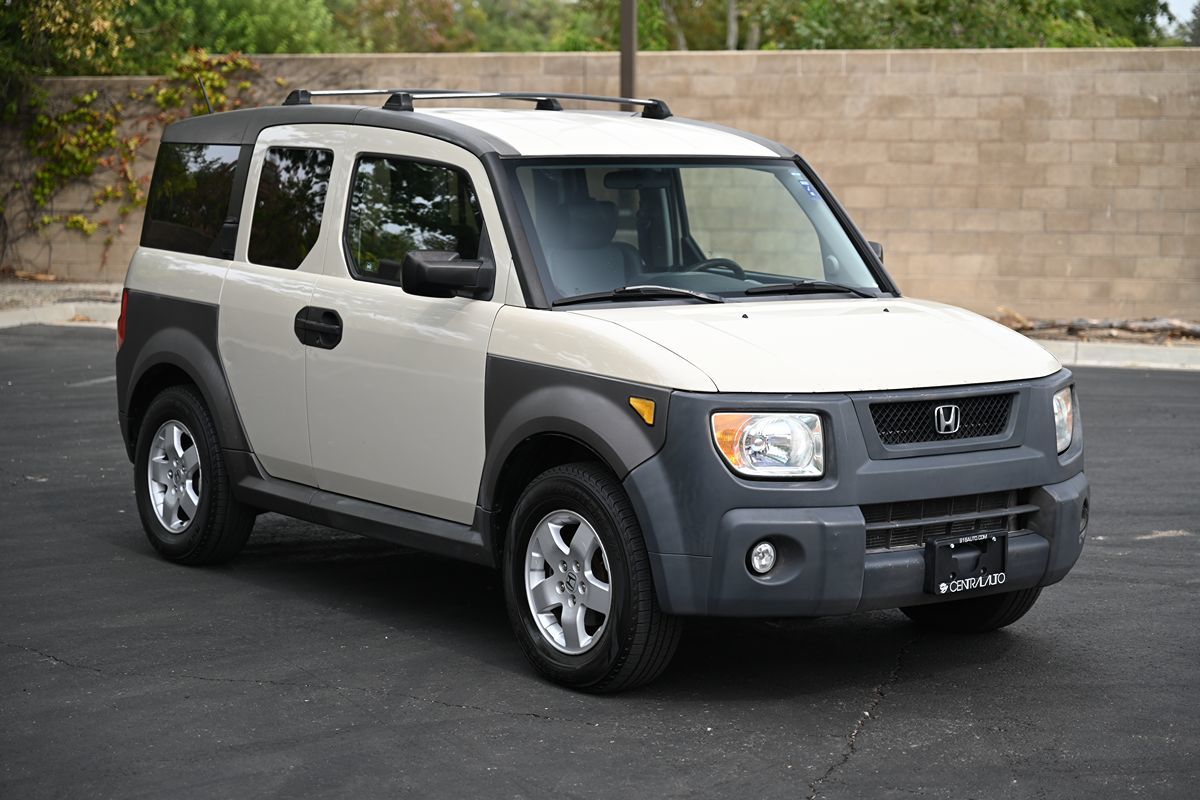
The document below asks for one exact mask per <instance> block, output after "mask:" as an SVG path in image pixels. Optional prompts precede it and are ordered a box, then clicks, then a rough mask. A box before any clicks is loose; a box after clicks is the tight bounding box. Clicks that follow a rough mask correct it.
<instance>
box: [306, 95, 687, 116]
mask: <svg viewBox="0 0 1200 800" xmlns="http://www.w3.org/2000/svg"><path fill="white" fill-rule="evenodd" d="M377 94H386V95H388V99H387V102H385V103H384V105H383V107H384V108H386V109H389V110H392V111H412V110H413V101H414V100H456V99H457V100H484V99H496V100H530V101H533V102H534V103H536V104H537V105H536V106H535V107H536V108H537V109H538V110H539V111H562V104H561V103H560V102H559V100H579V101H584V102H592V103H616V104H620V105H623V106H625V105H630V106H641V107H642V116H643V117H646V118H647V119H667V118H668V117H670V116H671V109H670V108H668V107H667V104H666V103H665V102H663V101H662V100H656V99H654V98H637V97H609V96H607V95H599V94H574V93H570V92H478V91H467V90H460V89H325V90H319V91H308V90H307V89H294V90H293V91H292V92H290V93H289V94H288V96H287V99H286V100H284V101H283V104H284V105H285V106H295V105H308V104H310V103H312V98H314V97H350V96H362V95H377Z"/></svg>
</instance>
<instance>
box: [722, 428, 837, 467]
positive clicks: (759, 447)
mask: <svg viewBox="0 0 1200 800" xmlns="http://www.w3.org/2000/svg"><path fill="white" fill-rule="evenodd" d="M712 431H713V440H714V441H715V442H716V444H717V449H718V450H720V451H721V455H723V456H724V457H725V460H726V461H728V462H729V466H731V467H733V469H734V471H735V472H737V473H738V474H739V475H745V476H747V477H751V478H819V477H821V476H822V475H824V474H825V437H824V435H823V433H822V431H821V418H820V417H818V416H817V415H816V414H738V413H720V414H713V415H712Z"/></svg>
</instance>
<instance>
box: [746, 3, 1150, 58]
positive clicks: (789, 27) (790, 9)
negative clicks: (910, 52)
mask: <svg viewBox="0 0 1200 800" xmlns="http://www.w3.org/2000/svg"><path fill="white" fill-rule="evenodd" d="M764 17H765V20H764V23H765V33H764V35H765V39H766V46H768V47H786V48H830V49H841V48H847V49H856V48H863V49H870V48H917V47H951V48H953V47H1046V46H1050V47H1114V46H1128V45H1131V44H1133V41H1132V40H1131V39H1128V38H1125V37H1122V36H1120V35H1117V34H1114V33H1113V32H1111V31H1109V30H1108V29H1106V28H1103V27H1101V26H1099V25H1098V24H1097V23H1096V21H1095V20H1094V19H1093V18H1092V17H1091V16H1090V15H1089V14H1088V12H1087V11H1086V9H1085V8H1084V7H1083V2H1082V0H994V2H987V3H980V2H976V0H894V2H886V3H885V2H880V1H879V0H796V1H790V2H789V1H780V2H770V3H768V4H767V6H766V8H765V10H764Z"/></svg>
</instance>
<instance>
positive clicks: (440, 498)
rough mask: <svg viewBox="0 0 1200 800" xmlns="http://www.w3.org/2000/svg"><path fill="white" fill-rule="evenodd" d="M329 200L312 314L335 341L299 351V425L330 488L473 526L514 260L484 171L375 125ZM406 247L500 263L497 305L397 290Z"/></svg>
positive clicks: (345, 162)
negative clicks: (330, 217) (488, 377)
mask: <svg viewBox="0 0 1200 800" xmlns="http://www.w3.org/2000/svg"><path fill="white" fill-rule="evenodd" d="M345 137H346V138H345V139H344V140H343V141H344V144H343V145H342V146H341V147H340V148H339V150H338V167H336V168H335V177H334V185H335V189H334V190H333V191H332V192H331V195H332V196H333V197H334V200H333V201H334V202H336V207H337V208H338V212H337V215H336V216H337V219H336V222H335V224H336V225H337V227H338V231H337V236H336V237H335V238H332V239H331V241H330V245H329V247H328V249H327V250H326V252H325V273H324V274H323V275H322V276H321V277H320V278H318V280H317V284H316V288H315V291H314V292H313V296H312V306H313V307H314V308H316V309H319V312H318V313H320V314H327V315H329V319H331V320H332V319H334V318H335V317H336V318H337V320H338V321H339V322H340V325H341V338H340V340H339V341H338V342H337V343H336V345H335V346H333V347H319V346H314V347H309V348H308V361H307V363H308V380H307V385H308V416H309V430H310V431H311V440H312V456H313V465H314V468H315V470H316V476H317V483H318V485H319V486H320V487H321V488H322V489H324V490H327V491H331V492H335V493H338V494H343V495H348V496H351V497H355V498H360V499H364V500H369V501H372V502H376V503H381V504H384V505H388V506H392V507H395V508H401V509H404V510H408V511H414V512H417V513H421V514H426V515H429V516H433V517H439V518H441V519H447V520H452V521H455V522H461V523H470V522H471V520H472V518H473V516H474V512H475V504H476V500H477V497H478V492H479V481H480V476H481V474H482V472H483V457H484V421H483V413H484V408H483V404H484V369H485V366H486V359H487V345H488V339H489V338H490V335H491V330H492V323H493V321H494V320H495V318H496V314H497V313H498V311H499V310H500V307H501V303H502V302H503V298H504V296H505V291H506V289H507V284H508V282H509V281H510V280H511V277H510V276H511V258H510V257H509V252H508V247H507V242H506V241H505V239H504V236H503V234H502V233H500V232H501V231H503V227H502V226H501V223H500V216H499V211H498V210H497V208H496V204H495V201H494V199H493V196H492V192H491V189H490V187H489V184H488V179H487V176H486V173H485V172H484V170H483V167H482V165H481V164H480V162H479V159H477V158H476V157H474V156H472V155H471V154H470V153H468V152H466V151H465V150H462V149H461V148H459V147H456V146H454V145H451V144H448V143H446V142H442V141H438V140H435V139H431V138H428V137H424V136H419V135H416V134H411V133H406V132H402V131H387V130H380V129H372V128H355V129H352V130H350V131H347V132H345ZM410 250H457V251H458V253H459V254H460V255H461V256H462V257H464V258H475V257H477V255H483V256H488V257H490V258H492V259H493V260H494V261H495V264H496V283H495V286H494V289H493V293H492V296H491V297H492V299H473V298H469V297H420V296H416V295H411V294H408V293H406V292H405V291H404V290H403V289H402V288H401V286H400V276H399V275H398V274H397V270H396V266H397V265H398V264H399V263H400V262H402V261H403V260H404V257H405V255H406V254H407V253H408V252H409V251H410Z"/></svg>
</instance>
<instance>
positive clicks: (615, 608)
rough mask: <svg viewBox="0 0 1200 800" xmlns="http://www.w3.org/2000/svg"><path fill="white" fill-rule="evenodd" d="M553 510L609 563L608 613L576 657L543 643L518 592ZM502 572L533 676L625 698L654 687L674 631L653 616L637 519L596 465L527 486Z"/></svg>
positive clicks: (551, 473)
mask: <svg viewBox="0 0 1200 800" xmlns="http://www.w3.org/2000/svg"><path fill="white" fill-rule="evenodd" d="M560 510H567V511H570V512H574V513H577V514H579V515H580V516H581V517H583V518H584V519H586V520H587V521H588V522H589V524H590V525H591V526H592V527H593V529H594V530H595V531H596V534H597V536H598V538H599V539H600V542H601V544H602V545H603V547H604V551H605V553H606V554H607V558H608V572H609V576H608V577H609V585H610V587H611V607H610V611H609V614H608V617H607V620H606V622H605V626H604V629H603V631H602V632H601V633H600V634H599V638H598V639H597V640H596V642H595V644H593V645H592V646H591V648H590V649H589V650H587V651H586V652H584V653H582V654H579V655H570V654H567V653H563V652H560V651H558V650H556V649H555V648H554V647H552V646H551V645H550V644H549V642H547V641H546V638H545V637H544V636H543V635H542V633H541V630H540V628H539V627H538V624H537V622H536V621H535V619H534V614H533V612H532V611H531V610H530V604H529V600H528V598H527V595H526V590H525V584H524V581H525V572H526V567H525V559H526V547H527V545H528V543H529V540H530V538H531V537H532V536H533V534H534V530H535V527H536V526H537V524H538V522H539V521H541V520H542V519H543V518H545V517H546V515H548V514H551V513H553V512H555V511H560ZM502 569H503V572H504V575H503V581H504V598H505V602H506V604H507V606H508V616H509V620H510V622H511V623H512V626H513V631H514V632H515V633H516V635H517V639H518V641H519V642H520V644H521V648H522V650H524V652H525V656H526V657H527V658H528V659H529V662H530V663H531V664H532V665H533V667H534V669H536V670H537V671H538V673H540V674H541V675H542V676H544V677H546V678H548V679H549V680H551V681H554V682H555V683H559V684H562V685H563V686H568V687H570V688H573V689H580V690H583V691H587V692H593V693H607V692H619V691H625V690H628V689H633V688H635V687H638V686H642V685H645V684H647V683H649V682H650V681H652V680H654V679H655V678H656V677H658V676H659V674H661V673H662V671H663V670H664V669H666V667H667V665H668V664H669V663H670V661H671V657H672V656H673V655H674V654H675V648H676V646H677V645H678V644H679V635H680V630H681V623H680V621H679V620H678V619H677V618H675V617H672V616H669V615H667V614H664V613H663V612H662V610H661V609H660V608H659V606H658V600H657V598H656V597H655V594H654V581H653V578H652V577H651V574H650V561H649V559H648V558H647V556H646V544H645V541H644V540H643V539H642V532H641V527H640V526H639V525H638V521H637V516H636V515H635V514H634V511H633V507H632V506H631V505H630V503H629V498H628V497H627V496H626V495H625V491H624V490H623V489H622V488H621V484H620V483H618V482H617V480H616V479H615V478H614V477H613V476H612V475H611V474H610V473H609V472H608V470H606V469H604V468H603V467H602V466H601V465H599V464H593V463H578V464H568V465H565V466H561V467H555V468H554V469H550V470H547V471H546V472H544V473H542V474H541V475H539V476H538V477H537V478H535V479H534V480H533V481H532V482H531V483H530V484H529V486H528V487H527V488H526V489H525V491H524V493H523V494H522V495H521V498H520V500H519V501H518V502H517V505H516V507H515V508H514V509H513V514H512V517H511V519H510V521H509V525H508V532H507V536H506V539H505V548H504V556H503V560H502Z"/></svg>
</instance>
